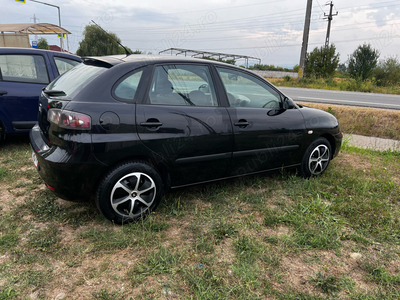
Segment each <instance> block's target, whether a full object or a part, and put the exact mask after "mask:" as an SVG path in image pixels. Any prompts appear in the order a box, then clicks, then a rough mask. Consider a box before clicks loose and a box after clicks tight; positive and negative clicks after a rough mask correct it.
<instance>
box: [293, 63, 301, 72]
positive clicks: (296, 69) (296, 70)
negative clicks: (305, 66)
mask: <svg viewBox="0 0 400 300" xmlns="http://www.w3.org/2000/svg"><path fill="white" fill-rule="evenodd" d="M299 69H300V66H299V65H298V64H297V65H295V66H294V67H293V72H296V73H298V72H299Z"/></svg>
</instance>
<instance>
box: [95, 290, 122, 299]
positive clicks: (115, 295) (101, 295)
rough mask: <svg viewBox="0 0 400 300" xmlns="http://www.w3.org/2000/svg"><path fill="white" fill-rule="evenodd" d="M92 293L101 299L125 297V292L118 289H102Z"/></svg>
mask: <svg viewBox="0 0 400 300" xmlns="http://www.w3.org/2000/svg"><path fill="white" fill-rule="evenodd" d="M92 295H93V297H94V298H95V299H101V300H116V299H124V298H123V297H122V296H123V293H121V292H118V291H112V292H109V291H108V290H107V289H101V290H100V292H94V293H92Z"/></svg>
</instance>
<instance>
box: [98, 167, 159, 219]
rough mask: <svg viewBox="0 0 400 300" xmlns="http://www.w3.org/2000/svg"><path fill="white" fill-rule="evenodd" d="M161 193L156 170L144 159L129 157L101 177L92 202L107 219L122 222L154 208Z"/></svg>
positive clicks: (140, 215) (144, 214)
mask: <svg viewBox="0 0 400 300" xmlns="http://www.w3.org/2000/svg"><path fill="white" fill-rule="evenodd" d="M143 191H145V192H143ZM162 194H163V183H162V180H161V177H160V175H159V174H158V172H157V171H156V170H155V169H154V168H153V167H152V166H151V165H149V164H148V163H146V162H144V161H131V162H126V163H124V164H121V165H118V166H116V167H115V168H113V169H112V170H111V171H110V172H109V173H108V174H107V175H106V176H105V177H104V178H103V179H102V180H101V182H100V184H99V186H98V188H97V193H96V205H97V208H98V209H99V211H100V212H101V213H102V214H103V215H104V216H105V217H106V218H107V219H109V220H110V221H112V222H114V223H117V224H124V223H129V222H132V221H135V220H138V219H142V218H144V217H145V216H146V215H147V214H149V213H150V212H151V211H153V210H155V209H156V208H157V206H158V204H159V203H160V201H161V198H162ZM118 202H119V203H118Z"/></svg>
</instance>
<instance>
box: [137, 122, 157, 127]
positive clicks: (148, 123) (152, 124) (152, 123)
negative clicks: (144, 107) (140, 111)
mask: <svg viewBox="0 0 400 300" xmlns="http://www.w3.org/2000/svg"><path fill="white" fill-rule="evenodd" d="M140 126H143V127H160V126H162V123H161V122H142V123H140Z"/></svg>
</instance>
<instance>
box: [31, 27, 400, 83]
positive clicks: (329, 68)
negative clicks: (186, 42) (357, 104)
mask: <svg viewBox="0 0 400 300" xmlns="http://www.w3.org/2000/svg"><path fill="white" fill-rule="evenodd" d="M116 41H118V42H120V43H121V39H120V38H119V37H118V36H117V35H116V34H115V33H112V32H108V33H106V32H104V31H103V30H101V29H100V28H99V27H97V26H96V25H87V26H86V27H85V29H84V31H83V39H82V41H80V42H79V47H78V50H77V51H76V54H77V55H79V56H103V55H114V54H124V53H125V50H124V48H123V47H121V46H120V45H119V44H118V43H117V42H116ZM38 48H41V49H49V45H48V44H47V41H46V39H45V38H40V39H39V41H38ZM126 48H127V49H128V51H129V52H131V53H132V54H141V53H142V52H141V51H139V50H136V51H132V50H131V49H129V48H128V47H126ZM379 57H380V52H379V51H378V50H377V49H374V48H372V47H371V45H370V44H363V45H359V46H358V47H357V48H356V49H355V50H354V52H353V53H352V54H351V55H350V56H349V58H348V60H347V61H346V63H342V64H341V63H340V62H339V61H340V54H339V53H337V51H336V47H335V45H334V44H332V45H330V46H327V47H324V46H321V47H316V48H314V50H313V51H311V52H309V53H307V55H306V64H305V68H304V77H306V78H332V77H334V76H336V75H341V76H342V77H350V78H354V79H356V80H357V81H360V82H362V81H366V80H372V81H373V83H374V84H376V85H377V86H392V85H396V84H400V62H399V59H398V57H397V56H394V57H387V58H384V59H382V60H379ZM204 58H206V59H214V58H210V57H204ZM224 62H226V63H230V64H235V63H236V62H235V61H234V60H227V61H224ZM249 69H254V70H267V71H293V72H298V70H299V66H298V65H296V66H294V68H293V69H288V68H282V67H279V66H274V65H263V64H255V65H253V66H250V67H249Z"/></svg>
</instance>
